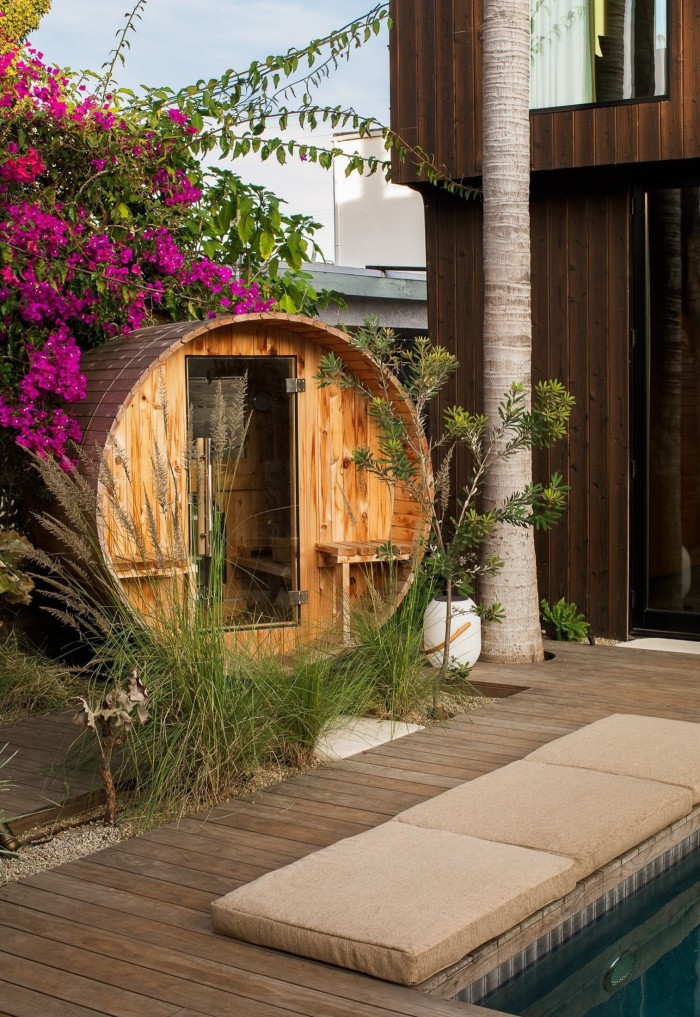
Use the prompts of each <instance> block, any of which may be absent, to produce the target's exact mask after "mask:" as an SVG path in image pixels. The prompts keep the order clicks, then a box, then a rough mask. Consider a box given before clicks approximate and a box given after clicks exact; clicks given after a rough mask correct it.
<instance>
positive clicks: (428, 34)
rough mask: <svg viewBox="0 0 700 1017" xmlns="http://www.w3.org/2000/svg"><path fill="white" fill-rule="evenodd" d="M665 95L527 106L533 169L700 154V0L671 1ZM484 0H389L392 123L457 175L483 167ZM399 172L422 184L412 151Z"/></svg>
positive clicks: (400, 178) (475, 173)
mask: <svg viewBox="0 0 700 1017" xmlns="http://www.w3.org/2000/svg"><path fill="white" fill-rule="evenodd" d="M668 4H669V26H670V29H669V38H670V49H669V98H668V99H661V100H645V101H641V102H630V103H621V104H618V105H613V106H605V107H604V106H600V107H597V108H591V109H573V110H571V109H570V110H558V111H555V112H549V113H533V114H532V115H531V129H532V131H531V133H532V138H531V152H532V169H533V170H535V171H537V170H558V169H571V168H577V167H578V168H582V167H593V166H612V165H629V164H635V163H649V162H654V161H657V160H659V159H663V160H669V159H690V158H698V157H700V59H698V53H699V52H700V0H668ZM482 11H483V0H393V2H392V5H391V13H392V18H393V20H394V28H393V30H392V33H391V37H390V45H391V56H392V82H391V103H392V128H393V130H394V131H395V132H396V133H397V134H398V135H399V137H401V138H404V139H405V140H406V141H407V142H408V143H409V144H410V145H416V144H417V145H419V146H420V147H421V148H423V149H424V150H425V151H426V152H428V153H429V154H430V155H431V156H432V157H433V159H434V161H435V162H436V163H437V165H438V166H440V167H442V168H444V169H445V170H446V172H447V174H448V175H449V176H450V177H451V178H452V179H455V180H457V179H462V180H469V179H472V178H478V177H479V176H480V175H481V159H482V150H481V146H482V138H481V134H482V132H481V105H482V89H481V42H480V37H481V36H480V33H481V18H482ZM393 174H394V179H395V180H396V181H397V182H399V183H416V182H418V181H419V177H418V176H417V175H416V171H415V169H414V167H413V166H412V164H411V162H410V160H408V161H406V162H400V161H399V160H398V159H396V158H395V159H394V166H393Z"/></svg>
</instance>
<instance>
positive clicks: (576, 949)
mask: <svg viewBox="0 0 700 1017" xmlns="http://www.w3.org/2000/svg"><path fill="white" fill-rule="evenodd" d="M686 851H687V852H688V853H685V857H683V858H682V860H680V861H676V862H675V864H671V865H670V867H668V868H665V869H664V871H662V872H661V873H660V874H659V875H655V876H652V878H651V880H650V881H649V882H646V881H645V880H644V879H642V880H641V881H638V882H641V883H645V885H644V887H643V889H640V888H636V889H635V887H634V886H631V887H627V888H626V889H625V888H624V887H621V888H616V892H615V894H614V895H613V896H617V897H618V898H620V899H619V900H618V902H617V903H614V901H613V903H612V906H609V907H608V908H607V910H605V913H604V914H603V915H602V917H599V918H597V919H593V920H592V921H591V922H590V924H588V925H587V926H586V927H585V928H583V929H582V930H581V931H578V932H574V933H573V934H571V935H569V936H568V937H566V934H565V933H564V934H563V935H562V934H561V933H559V935H558V936H555V937H554V941H555V942H556V940H557V938H558V939H559V940H561V942H560V943H559V945H557V946H555V947H554V949H552V950H551V951H550V952H548V953H547V955H546V956H544V957H542V958H541V959H538V960H537V961H535V962H534V963H533V964H531V965H529V966H527V967H524V969H523V970H522V971H520V972H519V973H517V974H515V975H513V976H512V977H508V971H507V970H504V971H500V972H498V973H494V977H490V978H489V977H486V978H484V979H481V981H480V983H479V984H478V985H475V986H472V987H470V988H468V989H467V990H464V991H463V992H461V993H459V995H458V996H457V997H456V999H458V1000H463V1001H469V1002H474V1003H478V1004H479V1005H481V1006H484V1007H488V1008H491V1009H495V1010H499V1011H502V1012H506V1013H510V1014H516V1015H522V1017H700V848H699V847H698V838H697V836H696V837H694V838H693V842H692V843H689V844H688V845H686ZM678 854H680V855H681V856H682V855H683V854H684V851H683V850H681V851H680V852H676V856H678ZM671 860H673V858H671ZM608 904H610V902H608ZM599 910H600V909H599ZM576 924H577V923H576V921H573V927H575V926H576ZM578 924H582V923H581V922H579V923H578ZM570 927H571V923H570ZM494 982H500V984H499V985H498V986H497V987H496V988H493V989H490V988H489V985H490V984H493V983H494Z"/></svg>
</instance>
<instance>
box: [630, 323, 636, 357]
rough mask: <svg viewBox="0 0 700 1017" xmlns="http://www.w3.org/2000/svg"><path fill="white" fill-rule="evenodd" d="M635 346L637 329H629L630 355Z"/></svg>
mask: <svg viewBox="0 0 700 1017" xmlns="http://www.w3.org/2000/svg"><path fill="white" fill-rule="evenodd" d="M636 345H637V329H636V328H631V329H630V352H631V353H634V350H635V347H636Z"/></svg>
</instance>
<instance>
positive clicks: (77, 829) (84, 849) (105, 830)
mask: <svg viewBox="0 0 700 1017" xmlns="http://www.w3.org/2000/svg"><path fill="white" fill-rule="evenodd" d="M49 835H50V834H48V833H47V834H46V836H49ZM128 836H129V831H128V829H124V828H122V827H116V826H105V825H104V823H102V822H93V823H88V824H86V825H85V826H74V827H71V828H70V829H68V830H63V831H62V832H61V833H57V834H55V835H54V836H53V838H52V839H51V840H50V841H49V842H48V844H25V845H24V846H23V847H21V848H20V850H19V853H18V854H17V855H1V856H0V886H4V885H5V884H6V883H14V882H16V881H17V880H18V879H25V877H27V876H33V875H35V874H36V873H37V872H43V871H44V870H45V869H55V868H56V866H57V865H63V864H64V863H65V862H74V861H76V860H77V859H78V858H84V857H85V855H91V854H93V853H94V852H95V851H101V850H102V848H106V847H112V846H113V845H114V844H118V843H119V841H120V840H123V839H124V838H125V837H128Z"/></svg>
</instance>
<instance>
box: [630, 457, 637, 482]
mask: <svg viewBox="0 0 700 1017" xmlns="http://www.w3.org/2000/svg"><path fill="white" fill-rule="evenodd" d="M630 474H631V476H632V480H636V479H637V463H636V461H635V460H634V459H630Z"/></svg>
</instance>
